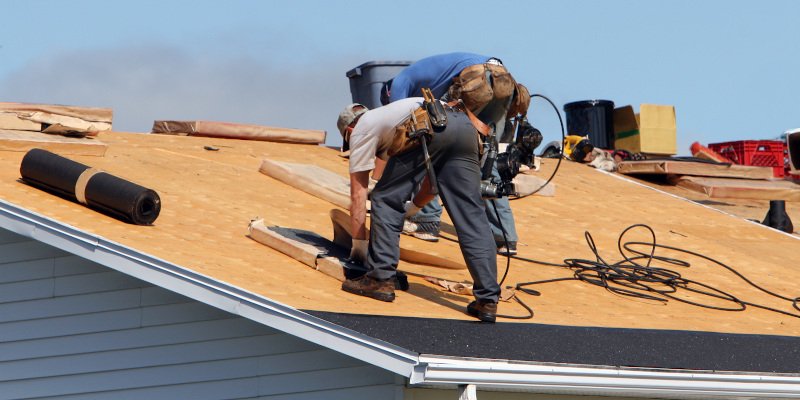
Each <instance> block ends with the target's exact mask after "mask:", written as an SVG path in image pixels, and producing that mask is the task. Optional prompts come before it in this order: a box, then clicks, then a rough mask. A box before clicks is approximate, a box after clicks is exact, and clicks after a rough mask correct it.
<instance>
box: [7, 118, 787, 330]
mask: <svg viewBox="0 0 800 400" xmlns="http://www.w3.org/2000/svg"><path fill="white" fill-rule="evenodd" d="M100 139H101V140H103V141H104V142H106V143H108V144H109V149H108V152H107V154H106V157H104V158H103V159H97V158H92V157H73V158H74V159H76V160H77V161H79V162H83V163H85V164H88V165H91V166H94V167H98V168H102V169H104V170H106V171H108V172H110V173H112V174H115V175H118V176H121V177H124V178H126V179H129V180H132V181H134V182H136V183H139V184H141V185H143V186H146V187H149V188H152V189H155V190H156V191H157V192H158V193H159V195H160V196H161V199H162V202H163V206H162V211H161V215H160V217H159V218H158V220H156V222H155V225H154V226H149V227H147V226H134V225H129V224H125V223H123V222H120V221H117V220H115V219H112V218H110V217H107V216H104V215H102V214H98V213H96V212H94V211H92V210H90V209H88V208H85V207H83V206H81V205H78V204H75V203H71V202H69V201H66V200H63V199H60V198H58V197H55V196H52V195H50V194H47V193H44V192H41V191H39V190H37V189H34V188H31V187H28V186H26V185H24V184H22V183H19V182H18V181H17V179H18V178H19V172H18V170H19V162H20V160H21V158H22V155H23V154H22V153H9V156H7V157H6V156H5V155H4V157H3V158H2V159H1V160H0V166H2V168H0V197H2V198H3V199H4V200H6V201H9V202H12V203H14V204H18V205H20V206H22V207H25V208H27V209H30V210H32V211H34V212H37V213H40V214H43V215H45V216H48V217H51V218H55V219H57V220H59V221H61V222H63V223H66V224H69V225H72V226H75V227H78V228H79V229H82V230H84V231H87V232H90V233H93V234H97V235H100V236H103V237H105V238H108V239H110V240H113V241H116V242H119V243H122V244H123V245H126V246H129V247H132V248H135V249H137V250H139V251H142V252H144V253H148V254H151V255H154V256H156V257H159V258H162V259H165V260H167V261H170V262H173V263H175V264H178V265H181V266H183V267H186V268H190V269H192V270H194V271H196V272H198V273H201V274H205V275H208V276H211V277H213V278H215V279H218V280H221V281H225V282H227V283H229V284H231V285H235V286H238V287H241V288H243V289H246V290H249V291H252V292H254V293H257V294H260V295H263V296H266V297H269V298H272V299H275V300H277V301H280V302H283V303H286V304H289V305H291V306H294V307H296V308H300V309H312V310H320V311H332V312H342V313H360V314H370V315H397V316H413V317H434V318H453V319H465V320H471V318H470V317H468V316H466V315H465V314H464V312H463V309H464V307H465V306H466V304H467V303H468V302H469V301H470V300H471V299H470V298H469V297H467V296H461V295H456V294H452V293H446V292H443V291H442V290H441V289H440V288H438V287H435V286H434V285H432V284H430V283H427V282H426V281H424V280H423V279H422V278H420V277H417V276H414V275H412V276H410V280H411V290H410V291H409V292H402V293H399V294H398V297H397V300H395V302H394V303H384V302H379V301H375V300H371V299H367V298H362V297H359V296H354V295H351V294H347V293H344V292H342V291H341V290H340V289H339V286H340V283H339V282H338V281H336V280H335V279H332V278H329V277H327V276H325V275H323V274H321V273H319V272H316V271H313V270H311V269H310V268H308V267H306V266H305V265H302V264H301V263H299V262H297V261H295V260H293V259H291V258H289V257H287V256H285V255H283V254H281V253H279V252H277V251H274V250H272V249H270V248H268V247H266V246H263V245H261V244H259V243H257V242H255V241H253V240H251V239H249V238H247V237H246V234H247V225H248V222H249V221H250V219H251V218H254V217H256V216H260V217H262V218H264V219H265V223H266V224H271V225H279V226H286V227H294V228H300V229H305V230H310V231H314V232H317V233H319V234H321V235H323V236H325V237H327V238H329V239H330V238H332V231H331V225H330V218H329V215H328V213H329V210H330V208H331V204H330V203H328V202H326V201H324V200H320V199H318V198H315V197H313V196H310V195H308V194H305V193H303V192H301V191H299V190H297V189H294V188H292V187H290V186H288V185H286V184H283V183H281V182H279V181H277V180H274V179H271V178H269V177H267V176H265V175H263V174H261V173H260V172H259V171H258V169H259V166H260V165H261V160H262V159H263V158H271V159H275V160H278V161H287V162H295V163H298V162H305V163H308V162H313V163H315V164H317V165H320V166H321V167H323V168H326V169H329V170H331V171H334V172H337V173H340V174H342V176H346V174H347V160H344V159H341V158H339V157H337V153H336V152H335V151H333V150H331V149H327V148H324V147H320V146H308V145H291V144H281V143H265V142H253V141H240V140H223V139H209V138H197V137H176V136H162V135H142V134H123V133H102V134H101V135H100ZM207 145H208V146H215V147H218V148H219V149H220V150H219V151H216V152H211V151H206V150H204V149H203V146H207ZM551 161H552V160H545V163H544V166H543V171H542V176H543V177H547V176H548V173H549V171H550V170H552V168H553V165H554V162H551ZM555 183H556V184H557V185H559V191H558V195H557V196H555V197H537V196H533V197H526V198H523V199H520V200H514V201H512V202H511V205H512V208H513V209H514V213H515V218H516V221H517V230H518V232H519V235H520V244H519V252H520V255H522V256H526V257H531V258H535V259H539V260H544V261H550V262H559V261H560V260H563V259H565V258H589V259H591V258H593V255H592V254H591V252H590V251H589V249H588V247H587V246H586V244H585V242H584V232H585V231H587V230H588V231H590V232H591V234H592V235H593V237H594V240H595V242H596V244H597V246H598V248H599V250H600V252H601V255H602V256H603V257H605V258H606V259H608V260H614V261H616V260H617V259H619V256H618V255H616V246H617V236H618V235H619V233H620V232H621V231H622V230H623V229H624V228H625V227H627V226H629V225H631V224H636V223H645V224H649V225H650V226H652V228H653V229H654V230H655V231H656V234H657V235H658V240H659V243H663V244H666V245H671V246H677V247H682V248H686V249H688V250H692V251H697V252H701V253H703V254H706V255H708V256H711V257H714V258H718V259H719V260H720V261H722V262H725V263H728V264H729V265H731V266H733V267H735V268H737V269H738V270H739V271H740V272H742V273H743V274H745V275H747V276H748V277H750V278H751V279H753V280H754V281H756V282H758V283H759V284H760V285H762V286H764V287H767V288H769V289H771V290H774V291H776V292H779V293H784V294H787V295H791V296H800V286H798V283H797V282H799V281H800V279H798V277H800V252H799V251H797V250H798V249H800V241H798V240H797V239H795V238H793V237H791V236H789V235H785V234H782V233H780V232H777V231H774V230H771V229H768V228H764V227H761V226H758V225H756V224H753V223H751V222H748V221H745V220H742V219H740V218H735V217H732V216H729V215H725V214H722V213H719V212H717V211H715V210H711V209H709V208H707V207H703V206H700V205H697V204H693V203H691V202H688V201H685V200H682V199H678V198H675V197H671V196H666V195H664V194H663V193H659V192H657V191H654V190H651V189H649V188H646V187H642V186H640V185H635V184H632V183H631V182H629V181H627V180H624V179H619V178H617V177H615V176H612V175H608V174H604V173H600V172H598V171H596V170H594V169H592V168H590V167H587V166H585V165H580V164H575V163H569V162H565V163H562V166H561V169H560V171H559V175H558V176H557V177H556V179H555ZM637 232H638V231H637ZM445 236H446V237H452V235H451V234H449V233H445ZM637 239H638V240H643V239H646V237H645V236H644V235H642V234H641V232H639V233H637V234H633V235H630V240H637ZM403 240H415V239H413V238H409V237H404V238H403ZM439 244H440V245H441V246H442V250H441V251H442V253H443V254H445V255H447V256H448V257H450V258H452V259H453V260H459V261H460V260H461V253H460V251H459V249H458V246H457V244H456V243H453V242H450V241H448V240H442V241H441V242H440V243H439ZM681 257H683V256H681ZM690 261H692V262H693V266H692V267H691V268H689V269H688V270H682V271H681V272H682V273H683V274H684V276H687V277H689V278H691V279H695V280H698V281H702V282H704V283H707V284H709V285H713V286H716V287H719V288H721V289H723V290H726V291H728V292H731V293H734V294H735V295H737V296H739V297H742V298H744V299H746V300H749V301H752V302H756V303H763V304H767V305H770V306H774V307H779V308H782V309H785V310H787V311H788V310H790V308H789V306H788V305H787V304H786V303H784V302H776V301H774V300H773V299H772V298H770V297H768V296H766V295H764V294H761V293H759V292H757V291H756V290H753V289H750V288H748V287H747V286H746V285H744V284H743V283H742V282H741V281H740V280H739V279H738V278H736V277H734V276H733V275H732V274H730V273H728V272H725V271H723V270H722V269H721V268H719V267H717V266H713V265H710V264H709V263H707V262H702V261H700V260H690ZM499 266H500V268H499V269H500V275H502V273H503V269H504V266H505V262H504V259H503V258H499ZM400 268H401V269H403V270H405V271H407V272H410V273H412V274H422V275H433V276H438V277H441V278H447V279H450V280H454V281H461V280H467V279H469V275H468V274H467V272H466V271H451V270H442V269H435V268H428V267H421V266H415V265H411V264H408V263H402V264H401V265H400ZM675 268H677V267H675ZM569 275H570V272H569V271H566V270H564V269H559V268H555V267H547V266H540V265H534V264H527V263H524V262H521V261H518V260H514V261H512V263H511V271H510V273H509V275H508V278H507V280H506V284H513V283H517V282H524V281H532V280H540V279H551V278H556V277H563V276H569ZM537 289H538V290H539V291H540V292H541V293H542V295H541V296H539V297H531V296H527V297H524V299H525V301H527V302H528V303H529V304H530V305H531V306H532V307H533V308H534V309H535V311H536V316H535V318H534V319H532V320H526V321H521V322H523V323H525V322H533V323H543V324H562V325H579V326H604V327H627V328H654V329H682V330H697V331H719V332H730V333H760V334H776V335H792V336H800V319H799V318H792V317H788V316H783V315H779V314H775V313H771V312H767V311H763V310H758V309H748V310H747V311H745V312H739V313H732V312H722V311H713V310H706V309H701V308H698V307H695V306H690V305H686V304H682V303H678V302H675V301H670V302H668V303H666V304H661V303H656V302H652V301H642V300H633V299H630V298H625V297H621V296H617V295H614V294H612V293H609V292H608V291H605V290H603V289H600V288H597V287H593V286H588V285H586V284H584V283H579V282H562V283H552V284H546V285H541V286H539V287H537ZM523 296H525V295H523ZM500 312H501V313H509V314H522V313H523V310H522V309H521V308H520V307H519V306H516V305H514V304H513V303H503V304H502V305H501V307H500ZM510 322H514V321H510Z"/></svg>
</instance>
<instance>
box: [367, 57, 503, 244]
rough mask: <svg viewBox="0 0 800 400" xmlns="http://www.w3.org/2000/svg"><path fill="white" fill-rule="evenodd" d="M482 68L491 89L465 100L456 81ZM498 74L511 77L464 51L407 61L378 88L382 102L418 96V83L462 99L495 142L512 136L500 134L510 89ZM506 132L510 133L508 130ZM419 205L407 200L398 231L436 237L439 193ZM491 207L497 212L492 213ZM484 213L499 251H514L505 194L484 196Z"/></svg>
mask: <svg viewBox="0 0 800 400" xmlns="http://www.w3.org/2000/svg"><path fill="white" fill-rule="evenodd" d="M484 72H485V79H486V82H488V83H489V84H490V85H491V86H489V87H491V89H494V90H491V89H489V91H488V92H487V93H488V96H489V97H486V96H484V99H483V100H476V101H472V102H470V101H469V99H467V98H466V97H468V95H469V94H468V93H464V91H462V90H460V89H462V88H461V87H460V86H459V85H458V83H459V82H461V81H464V80H465V79H469V78H468V77H467V75H469V76H471V77H474V76H475V74H478V75H480V74H484ZM481 78H482V77H481ZM503 79H506V80H510V81H511V82H513V79H512V78H511V76H510V74H508V72H507V71H506V70H505V67H504V66H503V64H502V62H501V61H500V60H499V59H497V58H494V57H489V56H483V55H479V54H474V53H464V52H457V53H447V54H440V55H435V56H430V57H427V58H423V59H421V60H419V61H417V62H415V63H413V64H411V65H409V66H408V67H406V68H405V69H403V70H402V71H400V73H399V74H397V76H395V77H394V78H393V79H391V80H389V81H387V82H386V83H385V84H384V85H383V88H382V89H381V102H382V103H383V104H387V103H389V102H393V101H396V100H400V99H404V98H408V97H418V96H421V95H422V88H430V89H431V92H432V93H433V95H434V97H436V98H442V99H444V100H458V99H462V100H463V101H464V102H465V105H467V107H468V108H470V110H471V111H472V112H473V113H474V114H475V115H477V116H478V118H479V119H480V120H481V121H483V122H484V123H486V124H487V125H489V126H490V127H492V128H493V129H494V133H495V136H496V137H497V138H498V139H499V140H500V142H502V143H508V142H511V140H512V139H513V137H511V138H509V137H507V136H509V135H505V136H504V135H503V133H504V129H505V125H506V124H505V121H506V118H507V112H508V110H509V107H510V104H511V100H512V94H513V92H511V93H509V91H508V90H507V87H508V85H507V84H506V81H503ZM501 86H502V87H501ZM512 90H513V89H512ZM509 133H510V134H511V135H512V136H513V132H509ZM492 173H493V175H496V174H497V168H496V167H495V166H493V169H492ZM412 201H413V200H412ZM492 202H493V203H494V204H492ZM423 206H424V207H421V208H420V205H416V204H413V205H412V207H411V212H410V213H409V216H408V217H407V218H406V220H405V224H404V226H403V233H404V234H407V235H411V236H414V237H417V238H419V239H422V240H427V241H438V240H439V225H440V220H441V215H442V206H441V204H439V200H438V198H437V199H434V200H433V201H431V202H429V203H428V204H427V205H423ZM495 207H496V209H497V213H495ZM414 212H416V213H414ZM412 214H413V215H412ZM486 214H487V216H488V218H489V222H490V225H491V227H492V235H493V236H494V239H495V243H496V244H497V250H498V253H499V254H510V255H513V254H516V252H517V251H516V247H517V240H518V237H517V231H516V226H515V224H514V216H513V214H512V212H511V206H510V204H509V202H508V198H506V197H503V198H500V199H496V200H486ZM498 215H499V217H500V218H499V219H498V218H497V216H498ZM501 226H502V228H501ZM504 231H505V235H504V234H503V233H504Z"/></svg>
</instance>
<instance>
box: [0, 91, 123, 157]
mask: <svg viewBox="0 0 800 400" xmlns="http://www.w3.org/2000/svg"><path fill="white" fill-rule="evenodd" d="M112 119H113V112H112V110H111V109H109V108H94V107H75V106H62V105H50V104H27V103H7V102H0V151H28V150H30V149H32V148H41V149H46V150H49V151H52V152H55V153H59V154H62V155H91V156H103V155H104V154H105V152H106V145H105V144H103V143H102V142H100V141H99V140H96V139H94V138H92V137H93V136H96V135H97V134H98V133H99V132H103V131H110V130H111V123H112Z"/></svg>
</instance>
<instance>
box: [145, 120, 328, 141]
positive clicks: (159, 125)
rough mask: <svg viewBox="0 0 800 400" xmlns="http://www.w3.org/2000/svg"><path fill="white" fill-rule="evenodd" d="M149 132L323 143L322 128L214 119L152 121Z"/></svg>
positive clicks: (323, 133) (323, 132)
mask: <svg viewBox="0 0 800 400" xmlns="http://www.w3.org/2000/svg"><path fill="white" fill-rule="evenodd" d="M152 133H160V134H165V135H181V136H205V137H216V138H226V139H243V140H262V141H268V142H286V143H305V144H320V143H325V131H318V130H305V129H289V128H275V127H270V126H261V125H250V124H238V123H232V122H214V121H155V122H153V129H152Z"/></svg>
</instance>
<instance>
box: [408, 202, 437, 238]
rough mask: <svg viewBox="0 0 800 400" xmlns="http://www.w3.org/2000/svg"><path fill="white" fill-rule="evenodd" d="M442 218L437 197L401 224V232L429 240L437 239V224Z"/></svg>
mask: <svg viewBox="0 0 800 400" xmlns="http://www.w3.org/2000/svg"><path fill="white" fill-rule="evenodd" d="M441 220H442V205H441V203H439V197H438V196H437V197H435V198H434V199H433V200H431V201H430V202H428V204H426V205H425V206H424V207H422V209H420V210H419V211H418V212H417V213H416V214H414V215H413V216H411V217H409V218H408V219H407V220H406V222H405V223H404V224H403V233H405V234H407V235H411V236H414V237H416V238H417V239H422V240H425V241H429V242H438V241H439V225H440V223H441Z"/></svg>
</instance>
